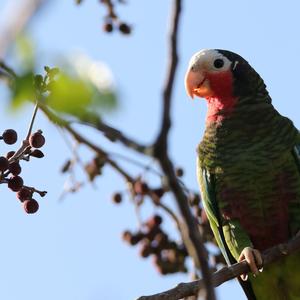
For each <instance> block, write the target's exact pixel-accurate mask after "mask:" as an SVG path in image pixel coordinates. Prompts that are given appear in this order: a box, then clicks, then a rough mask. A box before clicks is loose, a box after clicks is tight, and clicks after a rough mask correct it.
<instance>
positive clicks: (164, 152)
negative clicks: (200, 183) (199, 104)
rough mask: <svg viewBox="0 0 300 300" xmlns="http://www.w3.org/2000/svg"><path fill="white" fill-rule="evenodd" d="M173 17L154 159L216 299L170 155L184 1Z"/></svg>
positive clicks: (176, 3) (211, 299)
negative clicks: (173, 199) (172, 197)
mask: <svg viewBox="0 0 300 300" xmlns="http://www.w3.org/2000/svg"><path fill="white" fill-rule="evenodd" d="M173 3H174V6H173V15H172V23H171V35H170V54H169V57H170V61H169V67H168V71H167V79H166V83H165V86H164V90H163V116H162V127H161V130H160V132H159V134H158V137H157V139H156V142H155V144H154V156H155V157H156V158H157V160H158V161H159V163H160V166H161V168H162V170H163V172H164V173H165V174H166V180H167V183H168V185H169V187H170V190H171V191H172V192H173V194H174V197H175V199H176V202H177V205H178V207H179V209H180V213H181V215H182V217H183V221H184V222H181V232H182V234H183V242H184V244H185V246H186V248H187V250H188V253H189V255H190V256H191V257H192V258H193V260H194V263H195V266H196V267H197V268H198V269H201V272H202V277H203V280H204V283H205V286H206V291H205V292H206V296H205V298H206V299H207V300H214V299H216V298H215V293H214V289H213V285H212V281H211V273H210V270H209V267H208V263H207V253H206V249H205V247H204V243H203V239H202V237H201V235H200V232H199V230H198V225H197V222H196V219H195V218H194V216H193V215H192V213H191V210H190V207H189V204H188V199H187V196H186V195H185V193H184V191H183V189H182V187H181V185H180V184H179V182H178V179H177V177H176V175H175V172H174V167H173V164H172V161H171V159H170V158H169V155H168V133H169V130H170V127H171V117H170V110H171V100H172V91H173V86H174V79H175V73H176V69H177V64H178V54H177V52H178V51H177V36H178V29H179V20H180V13H181V0H174V2H173Z"/></svg>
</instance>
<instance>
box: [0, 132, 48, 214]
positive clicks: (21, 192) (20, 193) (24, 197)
mask: <svg viewBox="0 0 300 300" xmlns="http://www.w3.org/2000/svg"><path fill="white" fill-rule="evenodd" d="M0 139H1V140H3V141H4V143H6V144H8V145H13V144H15V143H16V142H17V140H18V135H17V132H16V131H15V130H13V129H6V130H5V131H4V132H3V133H2V135H1V136H0ZM44 144H45V137H44V136H43V134H42V131H41V130H38V131H37V132H35V133H33V134H31V135H30V136H29V139H28V141H27V140H25V141H23V144H22V146H21V148H20V149H17V150H16V151H9V152H7V153H6V155H5V156H0V183H1V184H7V186H8V188H9V189H10V190H12V191H13V192H16V195H17V198H18V199H19V200H20V201H21V202H22V204H23V207H24V210H25V211H26V213H28V214H32V213H35V212H37V210H38V208H39V204H38V202H37V201H36V200H35V199H33V195H34V193H38V194H39V195H40V196H42V197H43V196H45V194H46V192H45V191H39V190H36V189H35V188H33V187H28V186H25V185H24V180H23V178H22V177H21V176H20V175H21V172H22V167H21V165H20V161H21V160H23V161H29V160H30V158H31V157H36V158H42V157H43V156H44V154H43V152H42V151H41V150H39V149H37V148H41V147H42V146H43V145H44Z"/></svg>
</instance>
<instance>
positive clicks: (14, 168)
mask: <svg viewBox="0 0 300 300" xmlns="http://www.w3.org/2000/svg"><path fill="white" fill-rule="evenodd" d="M8 169H9V171H10V172H11V173H12V174H13V175H19V174H20V173H21V171H22V168H21V166H20V164H19V162H18V161H14V162H12V163H10V164H9V166H8Z"/></svg>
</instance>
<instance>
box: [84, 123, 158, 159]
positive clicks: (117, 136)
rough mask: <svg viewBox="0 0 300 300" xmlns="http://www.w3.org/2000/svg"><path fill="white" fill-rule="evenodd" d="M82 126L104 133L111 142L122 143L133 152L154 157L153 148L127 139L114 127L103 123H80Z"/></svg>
mask: <svg viewBox="0 0 300 300" xmlns="http://www.w3.org/2000/svg"><path fill="white" fill-rule="evenodd" d="M80 124H84V125H87V126H90V127H93V128H95V129H97V130H99V131H101V132H103V133H104V135H105V136H106V137H107V138H108V139H109V140H111V141H119V142H120V143H122V144H123V145H125V146H127V147H128V148H130V149H133V150H135V151H137V152H139V153H142V154H145V155H149V156H152V152H153V150H152V147H147V146H144V145H141V144H139V143H137V142H135V141H134V140H132V139H130V138H129V137H127V136H126V135H125V134H124V133H123V132H121V131H120V130H118V129H116V128H114V127H111V126H109V125H107V124H105V123H104V122H102V121H98V122H97V124H96V125H95V124H91V123H87V122H80Z"/></svg>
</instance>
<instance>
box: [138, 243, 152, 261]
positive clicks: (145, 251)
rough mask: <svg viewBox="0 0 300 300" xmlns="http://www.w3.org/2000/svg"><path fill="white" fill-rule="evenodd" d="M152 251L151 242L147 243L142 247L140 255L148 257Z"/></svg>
mask: <svg viewBox="0 0 300 300" xmlns="http://www.w3.org/2000/svg"><path fill="white" fill-rule="evenodd" d="M151 253H152V248H151V246H150V245H149V244H145V245H143V246H142V248H141V249H140V256H141V257H143V258H146V257H148V256H149V255H150V254H151Z"/></svg>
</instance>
